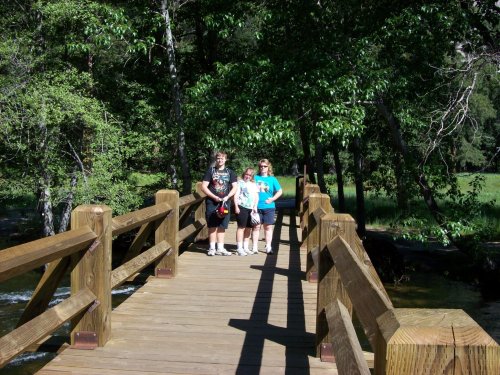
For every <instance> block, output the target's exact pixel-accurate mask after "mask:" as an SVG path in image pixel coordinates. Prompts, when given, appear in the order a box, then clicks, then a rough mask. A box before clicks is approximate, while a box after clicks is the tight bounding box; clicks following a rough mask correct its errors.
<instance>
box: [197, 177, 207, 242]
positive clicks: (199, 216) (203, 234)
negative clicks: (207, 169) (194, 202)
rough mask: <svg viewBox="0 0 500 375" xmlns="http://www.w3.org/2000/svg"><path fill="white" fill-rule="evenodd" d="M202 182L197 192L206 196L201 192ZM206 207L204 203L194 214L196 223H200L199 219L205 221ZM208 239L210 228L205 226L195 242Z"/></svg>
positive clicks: (198, 183)
mask: <svg viewBox="0 0 500 375" xmlns="http://www.w3.org/2000/svg"><path fill="white" fill-rule="evenodd" d="M201 184H202V183H201V182H197V183H196V192H197V193H198V194H200V195H201V196H205V193H204V192H203V191H202V190H201ZM205 212H206V206H205V202H202V203H201V204H200V205H199V206H198V208H197V209H196V211H195V212H194V221H195V222H196V221H198V220H199V219H205ZM207 238H208V228H207V227H206V226H205V228H203V229H202V230H201V231H200V232H199V233H198V235H197V236H196V237H195V239H194V242H197V241H203V240H206V239H207Z"/></svg>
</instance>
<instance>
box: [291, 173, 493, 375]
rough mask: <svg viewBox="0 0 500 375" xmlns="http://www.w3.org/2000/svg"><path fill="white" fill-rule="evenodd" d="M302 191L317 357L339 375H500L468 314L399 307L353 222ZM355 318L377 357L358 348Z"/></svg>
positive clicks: (315, 191) (311, 191)
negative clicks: (314, 295) (331, 363)
mask: <svg viewBox="0 0 500 375" xmlns="http://www.w3.org/2000/svg"><path fill="white" fill-rule="evenodd" d="M298 187H299V188H298V189H297V191H300V192H303V193H302V194H303V195H301V196H300V197H299V199H298V202H299V204H298V206H299V207H298V208H299V216H300V218H301V228H302V246H301V249H303V250H304V251H307V265H306V276H307V279H308V280H309V282H317V284H318V292H317V319H316V354H317V356H318V357H321V359H322V360H324V361H335V362H336V365H337V369H338V371H339V374H370V370H369V368H371V367H373V368H374V373H375V374H429V375H431V374H459V373H461V374H495V375H499V374H500V347H499V345H498V344H497V343H496V342H495V341H494V340H493V339H492V338H491V337H490V336H489V335H488V334H487V333H486V332H485V331H484V330H483V329H482V328H481V327H480V326H479V324H478V323H476V322H475V321H474V320H473V319H472V318H471V317H470V316H468V315H467V314H466V313H465V312H464V311H463V310H461V309H422V308H412V309H403V308H396V307H394V306H393V304H392V302H391V300H390V298H389V295H388V294H387V292H386V290H385V288H384V285H383V283H382V282H381V280H380V278H379V277H378V275H377V272H376V270H375V268H374V266H373V264H372V262H371V261H370V257H369V256H368V254H367V252H366V250H365V249H364V247H363V241H362V240H361V239H360V238H359V237H358V235H357V233H356V222H355V220H354V219H353V218H352V217H351V216H350V215H348V214H342V213H340V214H337V213H335V212H334V209H333V207H332V205H331V200H330V197H329V196H328V195H326V194H321V193H320V192H319V187H318V186H317V185H313V184H307V183H306V184H304V180H303V179H302V180H299V183H298ZM353 311H354V312H355V313H356V316H357V318H358V320H359V322H360V323H361V325H362V327H363V330H364V332H365V334H366V337H367V339H368V342H369V344H370V346H371V348H372V350H373V357H371V356H370V355H367V353H363V351H362V349H361V345H360V340H359V338H358V336H357V334H356V332H355V330H354V327H353V323H352V315H353ZM372 359H373V360H372Z"/></svg>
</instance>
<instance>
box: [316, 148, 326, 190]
mask: <svg viewBox="0 0 500 375" xmlns="http://www.w3.org/2000/svg"><path fill="white" fill-rule="evenodd" d="M315 159H316V164H315V165H316V171H317V174H318V185H319V190H320V191H321V192H322V193H326V183H325V171H324V168H325V165H324V164H325V163H324V162H323V161H324V155H323V145H322V144H321V143H317V144H316V153H315Z"/></svg>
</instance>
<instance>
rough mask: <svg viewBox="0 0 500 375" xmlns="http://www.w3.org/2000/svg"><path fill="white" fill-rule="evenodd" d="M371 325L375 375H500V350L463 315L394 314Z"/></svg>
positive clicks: (428, 311) (427, 311)
mask: <svg viewBox="0 0 500 375" xmlns="http://www.w3.org/2000/svg"><path fill="white" fill-rule="evenodd" d="M377 322H378V324H379V327H380V333H379V334H380V337H379V338H378V340H377V350H376V351H375V374H380V375H382V374H384V375H385V374H387V375H399V374H429V375H431V374H445V375H456V374H484V375H499V374H500V347H499V346H498V344H497V343H496V342H495V341H494V340H493V339H492V338H491V337H490V336H489V335H488V334H487V333H486V332H485V331H484V330H483V329H482V328H481V327H480V326H479V325H478V324H477V323H476V322H475V321H474V320H473V319H472V318H471V317H469V316H468V315H467V314H466V313H465V312H464V311H463V310H458V309H456V310H455V309H394V310H389V311H387V312H386V313H384V314H382V315H381V316H380V317H379V318H378V319H377Z"/></svg>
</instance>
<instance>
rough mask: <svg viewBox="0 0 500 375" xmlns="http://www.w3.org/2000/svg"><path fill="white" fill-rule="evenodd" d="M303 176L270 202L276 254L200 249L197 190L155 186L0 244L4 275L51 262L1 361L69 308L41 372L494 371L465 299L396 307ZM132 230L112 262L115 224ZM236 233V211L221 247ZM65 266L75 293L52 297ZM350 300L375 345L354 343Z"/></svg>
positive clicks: (489, 342)
mask: <svg viewBox="0 0 500 375" xmlns="http://www.w3.org/2000/svg"><path fill="white" fill-rule="evenodd" d="M299 186H300V189H299V193H298V194H300V200H299V202H300V207H299V208H298V211H295V210H294V209H283V210H280V211H279V212H278V216H277V220H276V226H275V235H274V243H273V248H274V249H275V250H276V251H275V254H273V255H266V254H265V253H264V252H261V253H259V254H258V255H253V256H246V257H241V256H236V255H234V256H231V257H219V256H217V257H208V256H206V245H204V244H203V242H200V241H198V240H200V239H203V238H204V237H205V233H204V231H205V220H204V205H203V204H202V203H203V200H204V198H205V197H204V195H203V194H202V193H201V192H200V191H199V190H198V192H197V193H194V194H192V195H190V196H186V197H181V198H179V196H178V193H177V192H175V191H166V190H164V191H160V192H158V193H157V194H156V204H155V205H154V206H151V207H148V208H145V209H142V210H139V211H136V212H133V213H130V214H126V215H122V216H118V217H114V218H113V217H112V215H111V210H109V209H108V208H107V207H105V206H81V207H78V208H76V209H75V211H74V212H73V215H72V224H71V227H72V230H71V231H68V232H66V233H63V234H60V235H56V236H54V237H51V238H47V239H42V240H38V241H34V242H31V243H28V244H25V245H20V246H16V247H13V248H10V249H6V250H3V251H0V281H2V280H5V279H8V278H10V277H13V276H15V275H17V274H20V273H23V272H26V271H28V270H31V269H33V268H35V267H38V266H40V265H43V264H45V263H48V262H50V266H49V267H48V269H47V271H46V272H45V274H44V275H43V277H42V279H41V280H40V283H39V285H38V287H37V289H36V290H35V292H34V294H33V297H32V300H31V301H30V303H29V304H28V305H27V307H26V310H25V312H24V314H23V316H22V317H21V320H20V322H19V324H18V327H17V328H16V329H15V330H13V331H12V332H11V333H9V334H7V335H5V336H4V337H2V338H0V366H3V365H5V364H6V363H8V362H9V361H10V360H11V359H12V358H13V357H15V356H16V355H18V354H20V353H23V352H25V351H28V350H42V349H43V348H44V347H45V346H47V343H48V342H50V341H52V340H53V339H54V337H52V336H50V335H51V334H52V333H53V332H54V331H56V330H57V329H58V328H59V327H60V326H61V325H62V324H64V323H65V322H67V321H70V320H71V322H72V330H71V335H70V337H69V338H68V339H67V340H66V341H67V342H66V343H65V344H63V345H62V346H61V347H60V354H58V356H57V357H56V358H55V359H53V360H52V361H51V362H50V363H48V364H47V365H46V366H45V367H44V368H43V369H41V370H40V371H39V372H38V374H42V375H47V374H128V373H129V374H279V373H289V374H323V373H324V374H326V373H328V374H336V373H339V374H370V370H369V368H372V369H373V370H372V371H373V372H374V373H375V374H417V373H418V374H496V375H498V374H500V348H499V346H498V344H497V343H495V341H494V340H493V339H491V337H489V336H488V335H487V334H486V332H484V330H482V328H481V327H480V326H479V325H478V324H477V323H476V322H474V321H473V320H472V319H471V318H470V317H469V316H468V315H467V314H465V313H464V312H463V311H462V310H444V309H443V310H428V309H398V308H394V307H393V306H392V303H391V301H390V299H389V297H388V296H387V293H386V292H385V290H384V287H383V285H382V283H381V282H380V280H379V278H378V276H377V274H376V272H375V270H374V268H373V266H372V264H371V262H370V260H369V258H368V256H367V254H366V252H365V251H364V249H363V245H362V242H361V240H360V239H359V238H358V237H357V235H356V232H355V222H354V220H353V219H352V218H351V217H350V216H349V215H345V214H335V213H333V209H332V207H331V205H330V198H329V197H328V196H326V195H324V194H320V193H319V190H318V188H317V186H316V185H305V186H304V184H303V183H302V184H299ZM134 230H135V231H136V233H135V238H134V240H133V241H132V244H131V246H130V248H129V250H128V252H127V253H126V254H125V255H124V257H123V264H122V265H121V266H119V267H117V268H115V269H111V264H112V263H111V255H112V238H113V236H117V235H120V234H122V233H125V232H128V231H134ZM151 237H154V241H153V240H151V241H152V242H154V244H153V245H152V246H150V247H149V248H148V245H149V243H148V239H150V238H151ZM234 238H235V223H234V222H233V223H231V226H230V228H229V230H228V232H227V235H226V239H227V241H226V243H227V248H228V250H235V247H236V246H235V245H234ZM262 247H263V246H262V245H261V246H260V248H261V249H262ZM150 264H154V275H153V276H150V277H149V278H148V279H147V281H146V282H145V283H144V285H143V286H141V287H140V288H139V289H137V290H136V292H135V293H134V294H133V295H132V296H130V297H129V298H127V299H126V300H125V301H124V302H123V303H122V304H120V305H119V306H118V307H116V308H114V309H112V308H111V289H113V288H116V287H117V286H119V285H121V284H123V283H124V282H129V281H131V280H133V279H134V278H137V275H138V273H139V272H140V271H141V270H144V269H146V267H147V266H148V265H150ZM68 270H69V271H71V289H72V295H71V297H69V298H68V299H67V300H65V301H63V302H61V303H60V304H59V305H57V306H55V307H52V308H47V307H48V304H49V301H50V299H51V297H52V295H53V293H54V291H55V289H56V287H57V285H58V284H59V281H60V280H61V278H62V276H63V275H64V274H65V273H66V272H67V271H68ZM353 310H354V311H355V312H356V315H357V316H358V319H359V321H360V323H361V325H362V327H363V330H364V332H365V334H366V337H367V339H368V342H369V343H370V345H371V347H372V349H373V352H374V354H373V353H370V352H363V351H362V350H361V346H360V344H359V340H358V337H357V335H356V332H355V331H354V328H353V325H352V321H351V315H352V313H353Z"/></svg>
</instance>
